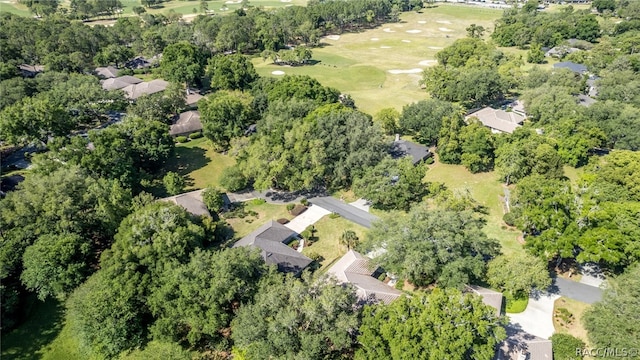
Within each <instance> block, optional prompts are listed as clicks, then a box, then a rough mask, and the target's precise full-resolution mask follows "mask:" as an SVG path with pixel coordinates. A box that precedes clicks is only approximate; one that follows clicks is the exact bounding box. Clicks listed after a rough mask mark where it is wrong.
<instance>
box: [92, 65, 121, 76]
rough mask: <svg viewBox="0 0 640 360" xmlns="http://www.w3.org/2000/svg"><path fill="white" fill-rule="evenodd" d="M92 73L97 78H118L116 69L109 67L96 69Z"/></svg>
mask: <svg viewBox="0 0 640 360" xmlns="http://www.w3.org/2000/svg"><path fill="white" fill-rule="evenodd" d="M94 71H95V73H96V74H97V75H98V76H100V77H102V78H105V79H111V78H115V77H118V69H116V68H115V67H114V66H111V65H109V66H106V67H97V68H96V69H95V70H94Z"/></svg>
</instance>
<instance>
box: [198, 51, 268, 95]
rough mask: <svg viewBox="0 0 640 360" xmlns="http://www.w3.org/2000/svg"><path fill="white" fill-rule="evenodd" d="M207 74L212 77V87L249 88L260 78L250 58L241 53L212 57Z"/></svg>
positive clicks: (227, 88) (226, 88) (225, 88)
mask: <svg viewBox="0 0 640 360" xmlns="http://www.w3.org/2000/svg"><path fill="white" fill-rule="evenodd" d="M206 74H207V76H208V77H209V78H210V79H211V87H212V88H214V89H224V90H247V89H249V88H250V87H251V85H252V84H253V82H254V81H256V80H257V79H258V74H257V73H256V70H255V69H254V67H253V64H252V63H251V61H250V60H249V58H247V57H246V56H244V55H241V54H233V55H216V56H214V57H212V58H210V59H209V65H208V66H207V72H206Z"/></svg>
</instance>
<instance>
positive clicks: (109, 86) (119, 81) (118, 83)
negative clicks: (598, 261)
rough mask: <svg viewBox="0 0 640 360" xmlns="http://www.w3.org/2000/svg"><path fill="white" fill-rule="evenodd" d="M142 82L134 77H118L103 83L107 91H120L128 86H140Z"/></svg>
mask: <svg viewBox="0 0 640 360" xmlns="http://www.w3.org/2000/svg"><path fill="white" fill-rule="evenodd" d="M141 82H142V80H140V79H138V78H137V77H134V76H129V75H125V76H118V77H115V78H110V79H107V80H103V81H102V88H103V89H105V90H119V89H124V88H126V87H127V86H131V85H132V84H139V83H141Z"/></svg>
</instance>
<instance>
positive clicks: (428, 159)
mask: <svg viewBox="0 0 640 360" xmlns="http://www.w3.org/2000/svg"><path fill="white" fill-rule="evenodd" d="M434 162H436V161H435V160H433V157H428V158H427V160H425V161H424V163H425V164H427V165H431V164H433V163H434Z"/></svg>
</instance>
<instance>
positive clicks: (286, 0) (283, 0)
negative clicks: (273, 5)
mask: <svg viewBox="0 0 640 360" xmlns="http://www.w3.org/2000/svg"><path fill="white" fill-rule="evenodd" d="M280 2H291V0H280Z"/></svg>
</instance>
